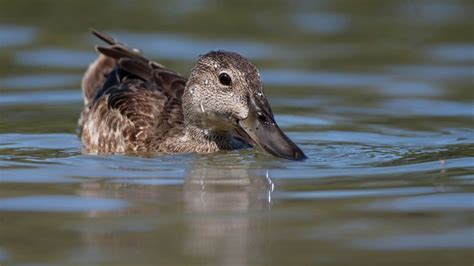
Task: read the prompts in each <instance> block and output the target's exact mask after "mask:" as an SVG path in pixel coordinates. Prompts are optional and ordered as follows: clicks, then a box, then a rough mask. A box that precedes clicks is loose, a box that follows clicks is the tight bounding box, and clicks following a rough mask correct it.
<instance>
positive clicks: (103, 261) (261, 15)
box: [0, 0, 474, 265]
mask: <svg viewBox="0 0 474 266" xmlns="http://www.w3.org/2000/svg"><path fill="white" fill-rule="evenodd" d="M0 6H1V8H0V62H1V64H0V265H472V263H473V262H474V253H473V252H472V249H473V248H474V227H473V222H474V215H473V210H474V194H473V191H474V189H473V184H474V123H473V122H474V121H473V120H474V119H473V118H474V89H473V87H474V80H473V79H474V78H473V77H474V34H473V32H474V23H473V20H472V14H473V13H474V12H473V11H474V5H473V4H472V1H467V0H466V1H461V0H460V1H441V0H439V1H436V0H435V1H393V0H391V1H369V0H364V1H347V0H346V1H343V0H341V1H272V2H268V1H248V2H244V1H230V2H226V3H224V2H222V1H204V0H199V1H197V0H196V1H190V2H184V1H168V2H157V1H142V2H140V3H137V2H132V1H101V2H100V3H99V2H97V1H62V2H59V1H6V0H0ZM91 27H93V28H97V29H100V30H104V31H107V32H109V33H111V34H113V35H114V36H115V37H117V38H118V39H120V40H121V41H123V42H125V43H128V44H129V45H131V46H134V47H137V48H140V49H141V50H142V51H143V52H144V53H145V54H146V55H147V56H149V57H151V58H154V59H156V60H157V61H159V62H161V63H163V64H165V65H167V66H168V67H170V68H173V69H176V70H177V71H179V72H180V73H183V74H184V75H187V74H188V73H189V70H190V68H191V67H192V65H193V63H194V61H195V59H196V57H197V56H198V55H199V54H202V53H205V52H207V51H209V50H212V49H227V50H232V51H236V52H239V53H241V54H243V55H245V56H246V57H248V58H250V59H251V61H252V62H254V64H255V65H256V66H257V67H258V68H259V69H260V72H261V76H262V79H263V82H264V86H265V90H266V94H267V95H268V97H269V100H270V103H271V105H272V108H273V111H274V113H275V114H276V120H277V121H278V123H279V124H280V126H281V127H282V128H283V129H284V130H285V131H286V132H288V135H289V136H290V137H291V138H292V139H293V140H294V141H295V142H296V143H298V145H299V146H300V147H301V148H302V149H303V150H304V152H305V153H306V155H307V156H308V157H309V159H308V160H306V161H304V162H291V161H285V160H282V159H277V158H274V157H271V156H268V155H266V154H264V153H262V152H259V151H254V150H242V151H233V152H226V153H217V154H210V155H194V154H182V155H169V156H162V157H153V158H142V157H128V156H94V155H88V154H84V153H82V151H81V149H82V145H81V143H80V140H79V139H78V138H77V136H76V134H75V128H76V122H77V119H78V116H79V113H80V111H81V108H82V95H81V91H80V80H81V75H82V74H83V72H84V70H85V68H86V67H87V65H88V64H89V63H90V62H91V61H92V60H93V59H94V58H95V56H96V55H95V53H94V51H93V46H94V45H95V44H98V43H99V42H98V41H97V40H95V39H94V38H93V37H92V36H91V34H89V32H88V29H89V28H91Z"/></svg>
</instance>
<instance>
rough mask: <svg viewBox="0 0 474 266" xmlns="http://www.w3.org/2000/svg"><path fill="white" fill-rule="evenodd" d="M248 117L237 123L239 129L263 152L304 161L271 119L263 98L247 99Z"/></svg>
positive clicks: (300, 152)
mask: <svg viewBox="0 0 474 266" xmlns="http://www.w3.org/2000/svg"><path fill="white" fill-rule="evenodd" d="M249 107H250V110H249V115H248V117H247V118H246V119H244V120H241V121H239V126H240V128H241V129H242V130H243V131H244V132H245V133H246V134H247V135H248V136H249V137H250V139H251V140H252V142H254V143H255V144H257V145H258V146H259V147H260V148H262V149H263V150H264V151H266V152H268V153H270V154H272V155H274V156H276V157H280V158H285V159H289V160H304V159H306V158H307V157H306V155H305V154H304V153H303V151H302V150H301V149H300V148H299V147H298V146H297V145H296V144H295V143H294V142H293V141H291V139H290V138H288V136H286V135H285V133H283V131H282V130H281V129H280V128H279V127H278V125H277V123H276V122H275V119H274V118H273V114H272V111H271V109H270V106H269V104H268V102H267V101H266V99H265V98H263V97H262V98H255V97H251V98H250V99H249Z"/></svg>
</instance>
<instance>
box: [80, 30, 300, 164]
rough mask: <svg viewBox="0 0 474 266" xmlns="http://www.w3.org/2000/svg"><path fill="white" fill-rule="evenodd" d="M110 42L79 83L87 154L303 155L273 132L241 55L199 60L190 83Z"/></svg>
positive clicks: (256, 79)
mask: <svg viewBox="0 0 474 266" xmlns="http://www.w3.org/2000/svg"><path fill="white" fill-rule="evenodd" d="M93 33H94V34H95V35H96V36H97V37H99V38H100V39H102V40H103V41H105V42H106V43H108V44H110V46H109V47H98V48H97V49H98V51H99V52H100V55H99V58H98V59H97V60H96V61H95V62H94V63H93V64H91V66H90V67H89V69H88V70H87V72H86V74H85V76H84V79H83V84H82V85H83V86H82V89H83V92H84V98H85V107H84V110H83V112H82V115H81V119H80V121H79V130H80V132H81V133H80V134H81V138H82V140H83V142H84V144H85V146H86V148H87V150H89V151H92V152H100V153H121V152H138V153H140V152H142V153H143V152H198V153H209V152H215V151H220V150H232V149H239V148H244V147H248V145H249V144H250V145H258V146H260V147H261V148H263V149H264V150H265V151H267V152H269V153H271V154H273V155H275V156H278V157H282V158H287V159H294V160H299V159H304V158H306V157H305V155H304V153H303V152H302V151H301V150H300V149H299V148H298V146H296V145H295V144H294V143H293V142H292V141H291V140H290V139H289V138H288V137H287V136H286V135H285V134H284V133H283V132H282V131H281V130H280V128H279V127H278V125H277V124H276V123H275V120H274V118H273V114H272V111H271V108H270V106H269V104H268V102H267V99H266V98H265V95H264V93H263V88H262V84H261V82H260V76H259V73H258V70H257V68H256V67H255V66H254V65H252V64H251V63H250V62H249V61H248V60H247V59H245V58H244V57H242V56H241V55H239V54H236V53H232V52H225V51H212V52H209V53H207V54H205V55H202V56H200V57H199V59H198V61H197V63H196V65H195V66H194V68H193V69H192V71H191V75H190V77H189V79H186V78H184V77H183V76H181V75H179V74H178V73H176V72H173V71H171V70H169V69H166V68H165V67H164V66H162V65H160V64H158V63H156V62H153V61H149V60H148V59H146V58H144V57H143V56H142V55H141V54H140V53H139V52H138V50H136V49H131V48H128V47H127V46H125V45H123V44H121V43H119V42H117V41H116V40H114V39H113V38H111V37H110V36H108V35H106V34H103V33H99V32H96V31H93Z"/></svg>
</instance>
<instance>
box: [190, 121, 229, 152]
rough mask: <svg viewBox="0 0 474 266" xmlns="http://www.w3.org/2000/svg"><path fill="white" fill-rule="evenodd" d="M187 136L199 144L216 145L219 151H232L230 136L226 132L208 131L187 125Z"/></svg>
mask: <svg viewBox="0 0 474 266" xmlns="http://www.w3.org/2000/svg"><path fill="white" fill-rule="evenodd" d="M186 131H187V134H188V136H189V137H190V138H191V139H192V140H194V141H196V142H199V143H209V144H210V145H216V147H217V148H218V149H220V150H227V149H232V142H233V141H232V140H233V137H232V134H231V133H230V132H229V131H226V130H209V129H203V128H200V127H198V126H194V125H188V126H187V127H186Z"/></svg>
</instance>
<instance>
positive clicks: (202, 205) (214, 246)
mask: <svg viewBox="0 0 474 266" xmlns="http://www.w3.org/2000/svg"><path fill="white" fill-rule="evenodd" d="M247 167H248V166H247ZM247 167H235V165H234V167H233V166H232V165H225V163H224V165H222V164H219V165H209V164H208V163H207V162H206V163H204V164H202V165H200V164H199V163H195V164H194V165H192V166H191V167H190V168H188V170H187V176H186V182H185V184H184V188H183V192H184V203H185V213H187V214H188V216H187V218H188V220H187V223H186V224H187V225H188V230H187V234H186V239H185V240H184V244H185V248H184V252H185V254H187V255H191V256H193V257H195V256H204V257H207V258H212V263H208V264H211V265H212V264H216V265H249V264H252V265H253V264H254V263H255V261H253V260H254V259H255V258H258V257H259V256H261V251H262V250H260V249H258V248H260V247H261V246H262V245H263V243H264V242H265V238H264V237H265V235H264V233H263V232H264V231H265V230H264V227H265V224H266V223H267V222H268V217H269V216H268V214H269V212H267V211H265V210H269V209H270V207H271V197H270V193H271V192H272V190H273V183H271V181H270V179H269V178H268V176H266V175H265V171H264V170H261V169H249V168H247ZM189 214H192V215H189Z"/></svg>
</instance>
